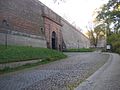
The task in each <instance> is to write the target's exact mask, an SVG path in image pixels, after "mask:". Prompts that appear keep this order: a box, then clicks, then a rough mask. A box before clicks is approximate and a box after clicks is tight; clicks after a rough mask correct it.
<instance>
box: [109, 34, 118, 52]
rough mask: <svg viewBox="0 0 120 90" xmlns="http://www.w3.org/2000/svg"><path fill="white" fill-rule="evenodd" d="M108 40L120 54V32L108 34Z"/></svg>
mask: <svg viewBox="0 0 120 90" xmlns="http://www.w3.org/2000/svg"><path fill="white" fill-rule="evenodd" d="M107 42H108V43H109V44H111V45H112V47H113V49H112V51H113V52H117V53H119V54H120V34H114V33H113V34H112V35H110V36H108V38H107Z"/></svg>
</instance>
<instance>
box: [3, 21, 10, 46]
mask: <svg viewBox="0 0 120 90" xmlns="http://www.w3.org/2000/svg"><path fill="white" fill-rule="evenodd" d="M2 24H3V26H4V28H5V47H6V48H7V45H8V41H7V39H8V35H7V34H8V29H9V24H8V23H7V21H6V20H3V22H2Z"/></svg>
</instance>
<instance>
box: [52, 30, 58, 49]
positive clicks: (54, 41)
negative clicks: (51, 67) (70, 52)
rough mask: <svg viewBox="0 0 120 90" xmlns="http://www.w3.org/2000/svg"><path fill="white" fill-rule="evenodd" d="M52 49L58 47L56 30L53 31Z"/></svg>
mask: <svg viewBox="0 0 120 90" xmlns="http://www.w3.org/2000/svg"><path fill="white" fill-rule="evenodd" d="M52 49H57V38H56V33H55V31H53V32H52Z"/></svg>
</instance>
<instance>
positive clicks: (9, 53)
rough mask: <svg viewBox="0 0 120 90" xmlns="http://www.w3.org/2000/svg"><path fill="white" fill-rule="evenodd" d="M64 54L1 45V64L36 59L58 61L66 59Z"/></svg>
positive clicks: (41, 49)
mask: <svg viewBox="0 0 120 90" xmlns="http://www.w3.org/2000/svg"><path fill="white" fill-rule="evenodd" d="M65 57H66V56H65V55H64V54H63V53H62V52H58V51H55V50H51V49H47V48H38V47H36V48H35V47H25V46H8V47H7V49H6V48H5V46H3V45H0V63H8V62H17V61H26V60H34V59H49V60H57V59H61V58H65Z"/></svg>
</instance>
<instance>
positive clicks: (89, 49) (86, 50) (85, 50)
mask: <svg viewBox="0 0 120 90" xmlns="http://www.w3.org/2000/svg"><path fill="white" fill-rule="evenodd" d="M93 51H94V49H93V48H79V49H75V48H72V49H67V50H65V52H93Z"/></svg>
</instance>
